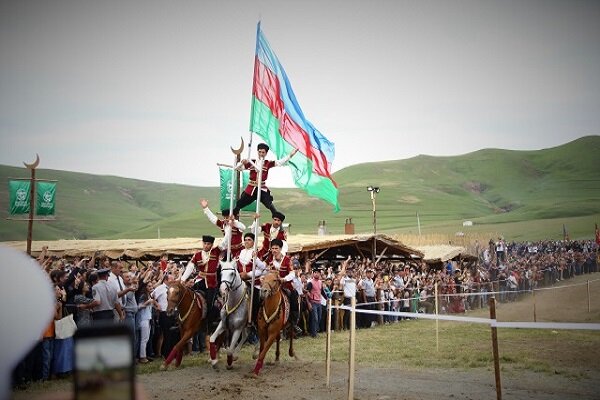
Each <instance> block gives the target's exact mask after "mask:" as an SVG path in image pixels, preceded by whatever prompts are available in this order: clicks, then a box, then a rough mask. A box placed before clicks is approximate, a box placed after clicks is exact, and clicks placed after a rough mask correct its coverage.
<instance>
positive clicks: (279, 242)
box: [271, 239, 283, 247]
mask: <svg viewBox="0 0 600 400" xmlns="http://www.w3.org/2000/svg"><path fill="white" fill-rule="evenodd" d="M271 246H279V247H283V240H281V239H273V240H271Z"/></svg>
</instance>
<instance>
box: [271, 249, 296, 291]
mask: <svg viewBox="0 0 600 400" xmlns="http://www.w3.org/2000/svg"><path fill="white" fill-rule="evenodd" d="M265 262H266V263H267V268H269V269H272V270H277V271H279V277H280V278H285V277H286V276H288V274H289V273H290V272H291V271H292V260H291V259H290V258H289V257H288V256H283V259H282V260H281V261H279V262H277V261H276V260H274V258H273V254H269V257H268V258H267V261H265ZM276 263H278V264H279V268H277V265H276ZM281 286H282V287H284V288H286V289H290V290H294V289H293V286H292V282H291V281H290V282H283V283H282V284H281Z"/></svg>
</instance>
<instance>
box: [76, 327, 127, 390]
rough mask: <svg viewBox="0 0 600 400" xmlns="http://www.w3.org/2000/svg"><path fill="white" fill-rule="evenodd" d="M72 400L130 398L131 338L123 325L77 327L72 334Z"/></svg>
mask: <svg viewBox="0 0 600 400" xmlns="http://www.w3.org/2000/svg"><path fill="white" fill-rule="evenodd" d="M74 342H75V344H74V355H75V372H74V375H73V384H74V389H75V390H74V391H75V399H76V400H95V399H111V400H134V399H135V382H134V380H135V365H134V357H133V356H134V355H133V340H132V334H131V331H130V329H129V328H128V327H127V326H125V325H117V324H114V323H107V324H106V325H94V326H89V327H88V326H86V327H81V328H78V329H77V331H76V332H75V335H74Z"/></svg>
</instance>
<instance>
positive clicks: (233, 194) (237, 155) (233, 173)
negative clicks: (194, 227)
mask: <svg viewBox="0 0 600 400" xmlns="http://www.w3.org/2000/svg"><path fill="white" fill-rule="evenodd" d="M241 139H242V143H241V145H240V147H239V148H237V149H234V148H233V147H230V148H231V151H232V152H233V154H234V155H235V157H234V160H233V166H232V167H231V189H230V190H229V221H230V222H231V220H232V218H231V217H232V216H233V220H235V215H233V205H234V203H233V198H234V197H236V201H237V195H236V190H235V186H236V184H237V180H236V178H237V174H236V169H235V167H236V166H237V163H238V161H239V160H238V159H239V158H240V154H241V153H242V151H244V139H243V138H241ZM229 229H231V233H230V235H229V237H228V238H227V262H230V261H231V236H232V234H233V223H231V225H229Z"/></svg>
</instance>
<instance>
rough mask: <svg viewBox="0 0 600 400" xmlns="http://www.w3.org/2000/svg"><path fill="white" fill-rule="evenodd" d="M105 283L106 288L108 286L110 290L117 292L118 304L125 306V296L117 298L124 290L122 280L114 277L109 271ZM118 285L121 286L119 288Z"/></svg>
mask: <svg viewBox="0 0 600 400" xmlns="http://www.w3.org/2000/svg"><path fill="white" fill-rule="evenodd" d="M106 282H107V283H108V286H110V287H111V288H112V290H114V291H115V292H117V296H118V297H119V302H120V303H121V304H122V305H125V303H126V301H127V300H126V299H125V296H119V293H120V292H122V291H123V290H125V289H126V288H125V282H123V278H122V277H120V276H116V275H115V274H113V272H112V271H111V272H110V274H109V275H108V280H107V281H106ZM119 283H120V284H121V286H119Z"/></svg>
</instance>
